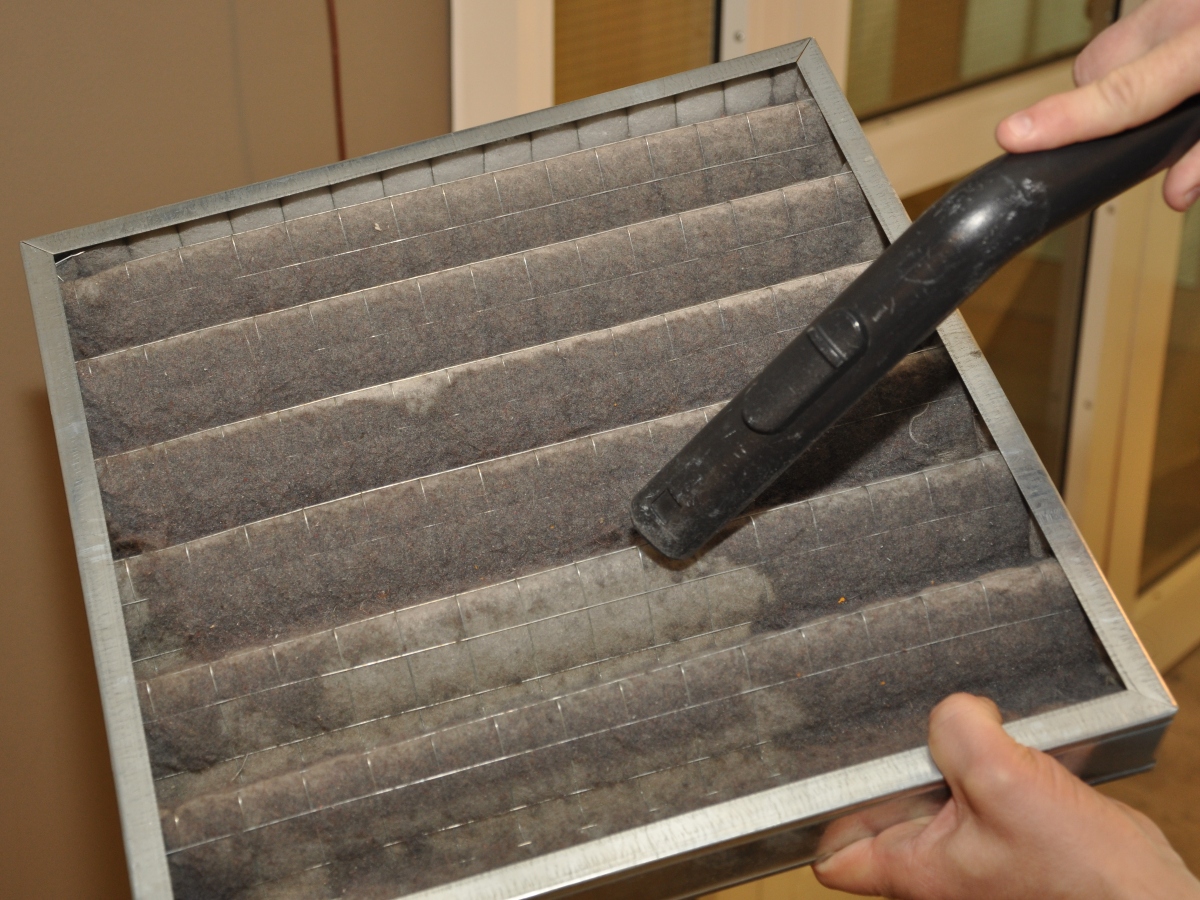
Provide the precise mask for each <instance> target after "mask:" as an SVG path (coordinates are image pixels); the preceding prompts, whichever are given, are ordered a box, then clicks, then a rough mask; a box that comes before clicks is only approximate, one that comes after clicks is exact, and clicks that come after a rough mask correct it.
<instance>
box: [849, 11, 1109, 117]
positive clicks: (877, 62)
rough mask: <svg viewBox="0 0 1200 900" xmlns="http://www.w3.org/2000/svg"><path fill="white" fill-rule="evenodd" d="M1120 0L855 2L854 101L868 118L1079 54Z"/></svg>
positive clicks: (851, 93) (852, 35)
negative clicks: (970, 85)
mask: <svg viewBox="0 0 1200 900" xmlns="http://www.w3.org/2000/svg"><path fill="white" fill-rule="evenodd" d="M1113 7H1114V4H1113V2H1112V0H853V6H852V7H851V17H850V62H849V71H848V73H847V86H846V95H847V96H848V97H849V99H850V105H851V106H852V107H854V111H855V113H857V114H858V115H859V116H860V117H862V116H869V115H874V114H876V113H880V112H885V111H887V110H890V109H896V108H898V107H901V106H905V105H907V104H910V103H915V102H917V101H919V100H924V99H928V98H929V97H934V96H936V95H938V94H942V93H945V92H946V91H950V90H953V89H954V88H957V87H961V86H963V85H965V84H970V83H972V82H975V81H980V80H982V79H985V78H992V77H995V76H997V75H1001V74H1004V73H1006V72H1012V71H1015V70H1017V69H1021V68H1025V67H1028V66H1031V65H1035V64H1037V63H1039V62H1044V61H1046V60H1049V59H1053V58H1055V57H1058V56H1062V55H1064V54H1067V53H1073V52H1075V51H1076V50H1078V49H1079V48H1080V47H1082V46H1083V45H1084V44H1086V43H1087V42H1088V40H1089V39H1090V38H1091V37H1092V35H1093V34H1095V33H1096V32H1098V31H1099V30H1100V29H1102V28H1103V27H1104V26H1105V25H1107V24H1108V23H1109V22H1110V21H1111V19H1112V13H1113Z"/></svg>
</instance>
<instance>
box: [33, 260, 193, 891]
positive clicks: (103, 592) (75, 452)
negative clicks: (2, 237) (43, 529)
mask: <svg viewBox="0 0 1200 900" xmlns="http://www.w3.org/2000/svg"><path fill="white" fill-rule="evenodd" d="M21 256H22V258H23V261H24V264H25V277H26V282H27V283H28V286H29V296H30V301H31V303H32V306H33V317H34V324H35V326H36V328H37V335H38V344H39V348H40V350H41V355H42V370H43V372H44V374H45V378H46V393H47V396H48V398H49V401H50V415H51V418H52V420H53V423H54V435H55V439H56V442H57V444H58V453H59V463H60V465H61V468H62V475H63V485H64V487H65V488H66V493H67V509H68V512H69V513H70V517H71V531H72V533H73V535H74V538H75V552H76V557H77V559H78V561H79V574H80V581H81V583H82V588H83V600H84V607H85V609H86V611H87V619H88V628H89V630H90V632H91V639H92V654H93V657H94V659H95V664H96V677H97V680H98V681H99V685H100V703H101V706H102V708H103V712H104V726H105V730H106V731H107V733H108V743H109V747H110V750H111V763H112V769H113V780H114V782H115V784H116V792H117V805H118V808H119V809H120V813H121V817H120V818H121V831H122V836H123V838H124V844H125V862H126V866H127V868H128V872H129V883H130V889H131V891H132V893H133V896H134V897H136V898H138V900H143V898H144V900H169V898H171V897H173V892H172V889H171V878H170V873H169V871H168V867H167V856H166V846H165V845H164V843H163V836H162V826H161V823H160V822H159V816H158V801H157V799H156V798H155V794H154V780H153V777H152V775H151V771H150V754H149V751H148V749H147V747H146V735H145V732H144V730H143V726H142V712H141V706H140V704H139V703H138V698H137V682H136V679H135V678H134V674H133V661H132V658H131V654H130V650H129V639H128V636H127V634H126V632H125V616H124V612H123V610H122V608H121V598H120V594H119V592H118V589H117V580H116V577H115V575H114V573H113V559H112V550H111V548H110V546H109V541H108V529H107V527H106V525H105V520H104V509H103V507H102V505H101V500H100V485H99V482H98V480H97V478H96V468H95V463H94V462H93V457H92V448H91V439H90V437H89V436H88V430H87V421H86V419H85V416H84V409H83V398H82V394H81V392H80V387H79V378H78V376H77V374H76V370H75V360H74V357H73V355H72V353H71V346H70V340H69V338H68V332H67V320H66V314H65V313H64V311H63V304H62V296H61V293H60V291H59V289H58V276H57V274H56V273H55V269H54V256H53V254H52V253H51V252H50V251H48V250H47V249H45V248H44V247H40V246H37V245H36V244H34V243H32V242H24V243H22V245H21Z"/></svg>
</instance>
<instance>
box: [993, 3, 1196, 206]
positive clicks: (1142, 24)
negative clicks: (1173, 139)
mask: <svg viewBox="0 0 1200 900" xmlns="http://www.w3.org/2000/svg"><path fill="white" fill-rule="evenodd" d="M1075 83H1076V84H1077V85H1078V87H1077V88H1076V89H1075V90H1073V91H1067V92H1065V93H1062V94H1055V95H1054V96H1052V97H1047V98H1046V99H1045V100H1042V101H1040V102H1038V103H1035V104H1034V105H1033V106H1031V107H1029V108H1028V109H1024V110H1021V111H1020V112H1017V113H1013V114H1012V115H1011V116H1009V117H1008V118H1007V119H1005V120H1004V121H1002V122H1001V123H1000V125H999V127H997V129H996V140H997V141H998V142H999V144H1000V146H1001V147H1003V148H1004V149H1005V150H1008V151H1009V152H1010V153H1025V152H1028V151H1030V150H1048V149H1050V148H1052V147H1061V146H1063V145H1064V144H1072V143H1075V142H1076V141H1084V140H1089V139H1091V138H1097V137H1103V136H1105V135H1109V134H1115V133H1116V132H1118V131H1124V130H1125V129H1126V128H1131V127H1133V126H1134V125H1140V124H1142V123H1143V122H1148V121H1150V120H1151V119H1153V118H1155V117H1156V116H1160V115H1162V114H1163V113H1165V112H1166V111H1167V110H1169V109H1171V108H1172V107H1174V106H1177V105H1178V104H1179V103H1181V102H1183V101H1184V100H1186V99H1187V98H1188V97H1190V96H1192V95H1193V94H1196V93H1200V0H1149V2H1147V3H1145V4H1143V5H1142V6H1140V7H1138V8H1137V10H1135V11H1134V12H1133V13H1132V14H1131V15H1128V16H1126V17H1125V18H1123V19H1121V20H1120V21H1119V22H1117V23H1116V24H1114V25H1112V26H1110V27H1109V28H1107V29H1105V30H1104V31H1103V32H1101V33H1100V34H1099V35H1097V36H1096V38H1095V39H1094V40H1093V41H1092V42H1091V43H1090V44H1088V45H1087V46H1086V47H1085V48H1084V49H1083V52H1082V53H1080V54H1079V56H1078V57H1077V58H1076V60H1075ZM1163 197H1164V198H1165V199H1166V201H1167V203H1168V204H1170V205H1171V207H1172V208H1174V209H1178V210H1184V209H1187V208H1188V207H1189V206H1190V205H1191V204H1192V203H1193V202H1194V201H1195V200H1196V199H1197V197H1200V144H1198V145H1197V146H1195V147H1193V148H1192V149H1191V150H1190V151H1189V152H1188V153H1187V154H1186V155H1185V156H1184V157H1183V158H1182V159H1181V160H1179V162H1177V163H1175V165H1174V166H1172V167H1171V170H1170V172H1168V174H1167V179H1166V182H1165V184H1164V185H1163Z"/></svg>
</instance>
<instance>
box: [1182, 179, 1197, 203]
mask: <svg viewBox="0 0 1200 900" xmlns="http://www.w3.org/2000/svg"><path fill="white" fill-rule="evenodd" d="M1198 197H1200V184H1198V185H1196V186H1195V187H1194V188H1192V189H1191V190H1190V191H1188V192H1187V193H1186V194H1184V195H1183V205H1184V206H1191V205H1192V204H1193V203H1195V202H1196V198H1198Z"/></svg>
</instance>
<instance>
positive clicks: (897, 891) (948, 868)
mask: <svg viewBox="0 0 1200 900" xmlns="http://www.w3.org/2000/svg"><path fill="white" fill-rule="evenodd" d="M929 749H930V752H931V753H932V754H933V760H934V762H935V763H936V764H937V766H938V768H939V769H941V771H942V774H943V775H944V776H945V778H946V782H947V784H948V785H949V787H950V793H951V797H950V800H948V801H947V802H946V805H945V806H943V807H942V808H941V810H940V811H938V812H937V813H936V814H935V815H932V816H928V817H926V818H923V819H917V820H914V821H910V822H904V823H901V824H899V825H893V826H892V827H890V828H887V829H885V830H884V831H882V832H880V833H879V834H877V835H876V836H874V837H868V838H864V839H862V840H859V841H856V842H855V843H853V844H851V845H850V846H848V847H846V848H844V849H842V850H839V851H838V852H837V853H835V854H833V855H832V856H830V857H829V858H828V859H825V860H824V861H822V862H819V863H817V864H816V865H814V866H813V870H814V872H815V873H816V876H817V879H818V880H819V881H820V882H821V883H822V884H824V885H825V886H826V887H830V888H835V889H838V890H843V891H850V892H852V893H856V894H882V895H885V896H887V897H894V898H899V900H960V898H961V900H991V898H1035V897H1036V898H1046V900H1051V898H1059V900H1065V898H1079V900H1083V898H1087V900H1100V898H1106V900H1124V898H1135V897H1136V898H1139V900H1159V898H1161V900H1167V898H1171V900H1186V898H1193V900H1195V898H1200V881H1197V880H1196V878H1195V877H1194V876H1193V875H1191V873H1189V872H1188V870H1187V868H1186V867H1185V866H1184V864H1183V860H1181V859H1180V858H1179V855H1178V854H1177V853H1176V852H1175V851H1174V850H1172V849H1171V846H1170V844H1168V843H1167V840H1166V838H1165V837H1163V834H1162V832H1161V831H1159V829H1158V827H1157V826H1156V825H1155V824H1154V823H1153V822H1151V821H1150V820H1149V819H1148V818H1146V817H1145V816H1144V815H1142V814H1141V813H1139V812H1137V811H1136V810H1134V809H1131V808H1130V807H1128V806H1126V805H1125V804H1123V803H1119V802H1118V801H1116V800H1111V799H1109V798H1107V797H1105V796H1104V795H1102V794H1100V793H1098V792H1097V791H1095V790H1093V789H1092V788H1090V787H1088V786H1087V785H1086V784H1084V783H1083V782H1082V781H1080V780H1079V779H1078V778H1076V777H1075V776H1074V775H1072V774H1071V773H1070V772H1068V771H1067V770H1066V769H1065V768H1064V767H1063V766H1062V765H1061V764H1059V763H1058V762H1057V761H1056V760H1055V759H1053V758H1052V757H1050V756H1047V755H1046V754H1045V753H1041V752H1039V751H1037V750H1032V749H1030V748H1028V747H1025V746H1022V745H1021V744H1018V743H1017V742H1016V741H1014V740H1013V739H1012V738H1011V737H1009V735H1008V733H1007V732H1006V731H1005V730H1004V729H1003V728H1002V727H1001V725H1000V712H999V710H998V709H997V708H996V705H995V704H994V703H992V702H991V701H990V700H985V699H983V698H980V697H973V696H971V695H969V694H954V695H952V696H950V697H948V698H946V699H945V700H943V701H942V702H941V703H939V704H938V705H937V706H936V707H934V709H933V712H932V713H930V716H929Z"/></svg>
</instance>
